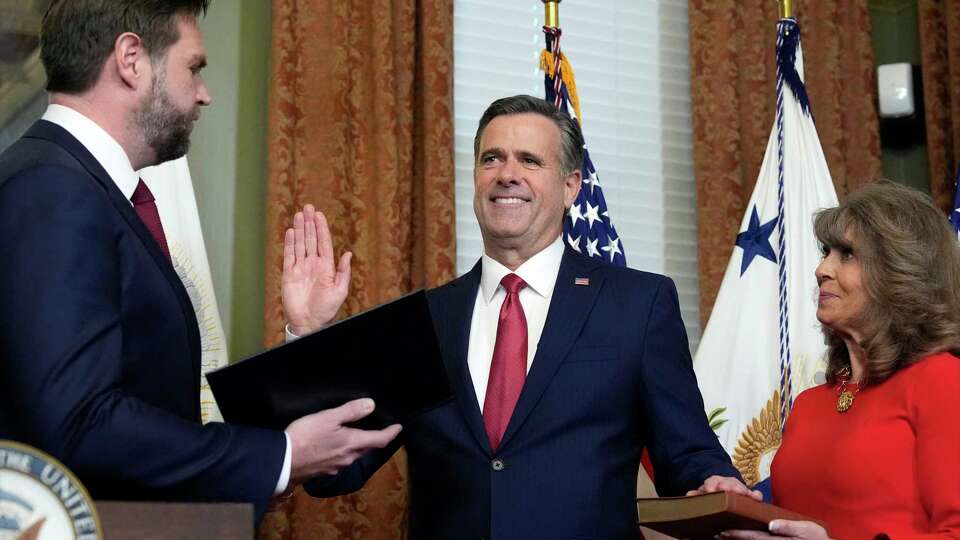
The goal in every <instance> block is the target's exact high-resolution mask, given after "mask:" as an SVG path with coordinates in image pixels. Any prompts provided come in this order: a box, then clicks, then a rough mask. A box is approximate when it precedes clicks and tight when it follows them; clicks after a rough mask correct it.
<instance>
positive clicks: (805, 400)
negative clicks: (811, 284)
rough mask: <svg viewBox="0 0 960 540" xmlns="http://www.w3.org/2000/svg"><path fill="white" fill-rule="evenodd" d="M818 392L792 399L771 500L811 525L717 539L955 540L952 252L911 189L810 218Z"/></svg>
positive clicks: (959, 334) (892, 187)
mask: <svg viewBox="0 0 960 540" xmlns="http://www.w3.org/2000/svg"><path fill="white" fill-rule="evenodd" d="M814 227H815V230H816V235H817V239H818V240H819V241H820V243H821V245H822V246H823V261H822V262H821V263H820V265H819V266H818V267H817V283H818V284H819V286H820V289H819V297H818V307H817V319H819V321H820V322H821V323H822V325H823V331H824V334H825V336H826V341H827V345H828V362H827V372H826V379H827V382H826V384H823V385H820V386H817V387H814V388H811V389H809V390H807V391H805V392H803V393H802V394H800V395H799V396H798V397H797V399H796V401H795V402H794V405H793V410H792V411H791V414H790V416H789V418H788V420H787V423H786V426H785V429H784V436H783V443H782V445H781V447H780V450H779V452H778V453H777V455H776V457H775V458H774V461H773V465H772V468H771V475H770V477H771V480H772V487H773V497H774V502H775V504H777V505H778V506H782V507H784V508H788V509H790V510H794V511H797V512H800V513H802V514H804V515H807V516H810V517H812V518H814V519H817V520H820V521H822V522H824V523H826V524H827V528H828V530H829V536H828V533H827V530H824V529H823V528H822V527H820V526H819V525H817V524H815V523H812V522H798V521H782V520H778V521H774V522H772V523H771V526H770V533H769V534H768V533H764V532H760V533H758V532H746V531H728V532H726V533H723V535H722V536H723V537H726V538H741V539H747V540H752V539H770V538H782V537H794V538H809V539H814V538H816V539H822V538H829V537H833V538H838V539H842V540H856V539H861V538H862V539H871V540H872V539H874V538H884V537H889V538H891V539H894V540H897V539H902V538H910V539H920V538H930V539H933V538H960V360H958V358H957V356H958V355H960V245H958V242H957V235H956V233H955V232H954V231H952V230H951V228H950V227H949V226H948V223H947V221H946V219H944V215H943V213H942V212H940V211H939V210H938V209H937V208H935V207H934V206H933V205H932V204H931V203H930V201H929V199H928V198H927V197H926V196H924V195H921V194H920V193H918V192H916V191H914V190H912V189H909V188H906V187H903V186H899V185H897V184H892V183H888V182H884V183H879V184H873V185H870V186H867V187H865V188H863V189H861V190H859V191H857V192H855V193H852V194H850V196H849V197H848V198H847V199H846V201H845V202H844V203H843V204H841V205H840V206H839V207H837V208H831V209H828V210H824V211H822V212H820V213H819V214H817V216H816V221H815V224H814Z"/></svg>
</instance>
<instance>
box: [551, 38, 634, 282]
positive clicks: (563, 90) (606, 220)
mask: <svg viewBox="0 0 960 540" xmlns="http://www.w3.org/2000/svg"><path fill="white" fill-rule="evenodd" d="M543 33H544V34H545V35H546V40H547V47H546V50H544V51H543V54H542V56H541V59H540V67H541V69H543V71H544V74H545V75H544V84H545V86H546V90H547V92H546V99H547V101H550V102H552V103H553V104H554V105H556V106H557V108H559V109H561V110H564V111H567V113H569V114H570V116H572V117H573V118H575V119H576V120H577V122H579V123H580V124H581V126H582V125H583V122H582V121H581V120H580V100H579V98H578V96H577V91H576V85H575V84H574V83H573V69H572V68H571V67H570V64H569V63H568V62H567V58H566V56H565V55H564V54H563V53H562V52H561V51H560V34H561V31H560V29H559V28H552V27H549V26H544V27H543ZM580 170H581V172H582V174H583V185H582V186H581V187H580V194H579V195H577V199H576V200H575V201H574V202H573V205H571V207H570V212H569V213H568V214H567V219H565V220H564V221H563V237H564V240H565V241H566V242H567V244H568V245H569V246H570V247H571V248H573V249H574V250H576V251H577V252H579V253H583V254H585V255H589V256H590V257H598V258H602V259H605V260H606V261H607V262H610V263H613V264H615V265H617V266H626V265H627V259H626V256H625V254H624V252H623V244H622V243H621V242H620V237H619V236H618V235H617V230H616V229H614V228H613V223H611V221H610V214H609V212H608V211H607V201H606V200H604V198H603V190H602V189H601V188H600V179H599V177H598V176H597V169H596V167H594V165H593V161H592V160H591V159H590V152H589V151H588V150H587V147H586V145H584V147H583V164H582V166H581V167H580Z"/></svg>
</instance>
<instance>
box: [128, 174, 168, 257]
mask: <svg viewBox="0 0 960 540" xmlns="http://www.w3.org/2000/svg"><path fill="white" fill-rule="evenodd" d="M130 201H131V202H133V209H134V210H136V212H137V215H138V216H140V221H142V222H143V224H144V225H146V226H147V230H149V231H150V234H151V235H153V239H154V240H156V241H157V245H159V246H160V251H162V252H163V254H164V255H166V256H167V260H168V261H172V259H171V258H170V248H169V247H167V237H166V236H165V235H164V234H163V224H162V223H160V212H159V211H157V203H156V202H155V201H154V198H153V193H150V188H148V187H147V185H146V184H145V183H143V180H142V179H141V180H140V182H139V183H138V184H137V189H136V190H135V191H134V192H133V196H132V197H130Z"/></svg>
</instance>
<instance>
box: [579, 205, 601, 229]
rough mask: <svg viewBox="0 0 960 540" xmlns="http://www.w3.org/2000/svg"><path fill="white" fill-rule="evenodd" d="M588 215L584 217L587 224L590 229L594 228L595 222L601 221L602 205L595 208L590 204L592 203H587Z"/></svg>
mask: <svg viewBox="0 0 960 540" xmlns="http://www.w3.org/2000/svg"><path fill="white" fill-rule="evenodd" d="M585 204H586V205H587V213H586V214H584V215H583V217H584V219H586V220H587V224H588V225H589V226H590V228H591V229H592V228H593V222H594V221H600V205H599V204H598V205H597V206H593V205H592V204H590V201H586V203H585Z"/></svg>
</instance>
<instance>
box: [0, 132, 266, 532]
mask: <svg viewBox="0 0 960 540" xmlns="http://www.w3.org/2000/svg"><path fill="white" fill-rule="evenodd" d="M0 260H2V264H0V396H2V397H0V404H2V405H0V439H15V440H19V441H23V442H25V443H27V444H30V445H34V446H37V447H39V448H41V449H43V450H45V451H47V452H49V453H51V454H53V456H54V457H56V458H57V459H59V460H61V461H63V462H64V463H65V464H66V465H67V466H68V467H69V468H70V469H72V470H73V471H74V472H75V473H76V474H77V475H78V476H79V477H80V480H81V481H82V482H83V483H84V485H86V487H87V488H88V489H89V490H90V492H91V494H92V495H93V496H94V497H95V498H99V499H160V500H216V501H248V502H253V503H255V505H256V510H257V514H258V515H259V514H261V513H262V512H263V510H264V509H265V507H266V504H267V503H268V502H269V499H270V497H271V496H272V494H273V490H274V488H275V487H276V483H277V479H278V477H279V475H280V467H281V465H282V463H283V453H284V447H285V441H284V437H283V434H282V433H279V432H272V431H266V430H258V429H247V428H237V427H233V426H227V425H224V424H216V425H208V426H205V427H204V426H201V424H200V422H199V415H200V404H199V388H200V338H199V332H198V328H197V320H196V318H195V316H194V310H193V307H192V305H191V303H190V299H189V298H188V296H187V292H186V291H185V290H184V288H183V285H182V283H181V281H180V279H179V278H178V277H177V274H176V272H175V271H174V269H173V266H172V265H171V264H170V263H169V261H168V260H167V259H166V258H165V256H164V255H163V254H162V252H161V251H160V248H159V247H158V246H157V244H156V242H155V241H154V239H153V237H152V236H151V235H150V233H149V231H148V230H147V229H146V227H144V225H143V224H142V222H141V221H140V219H139V218H138V217H137V215H136V213H135V212H134V210H133V207H132V206H131V204H130V202H129V201H128V200H127V199H126V198H124V196H123V194H121V192H120V190H119V189H118V188H117V187H116V185H115V184H114V182H113V181H112V180H111V179H110V178H109V177H108V176H107V173H106V172H105V171H104V170H103V168H102V167H101V166H100V164H99V163H98V162H97V161H96V160H95V159H94V158H93V156H92V155H91V154H90V153H89V152H88V151H87V149H86V148H84V147H83V145H81V144H80V143H79V142H78V141H77V140H76V139H75V138H74V137H72V136H71V135H70V134H69V133H68V132H67V131H66V130H64V129H63V128H61V127H59V126H57V125H55V124H52V123H50V122H46V121H42V120H41V121H39V122H37V123H36V124H34V126H33V127H32V128H31V129H30V130H29V131H28V132H27V134H26V135H24V137H23V138H22V139H20V140H19V141H17V142H16V143H14V145H13V146H11V147H10V148H9V149H8V150H7V151H6V152H4V153H3V154H2V155H0Z"/></svg>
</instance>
